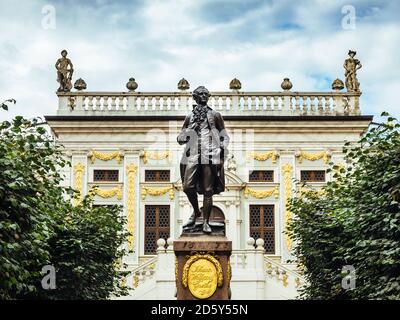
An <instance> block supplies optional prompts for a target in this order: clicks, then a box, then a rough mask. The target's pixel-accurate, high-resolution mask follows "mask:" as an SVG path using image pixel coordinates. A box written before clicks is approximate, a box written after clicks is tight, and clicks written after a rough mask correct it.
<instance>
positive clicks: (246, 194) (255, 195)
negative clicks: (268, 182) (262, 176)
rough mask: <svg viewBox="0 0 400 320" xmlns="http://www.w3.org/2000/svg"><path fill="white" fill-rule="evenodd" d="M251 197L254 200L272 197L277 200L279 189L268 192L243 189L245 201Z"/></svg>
mask: <svg viewBox="0 0 400 320" xmlns="http://www.w3.org/2000/svg"><path fill="white" fill-rule="evenodd" d="M249 195H251V196H252V197H253V198H256V199H264V198H268V197H270V196H272V195H274V196H275V199H278V198H279V189H278V187H274V188H271V189H268V190H257V189H252V188H249V187H246V188H245V189H244V197H245V198H246V199H247V198H248V197H249Z"/></svg>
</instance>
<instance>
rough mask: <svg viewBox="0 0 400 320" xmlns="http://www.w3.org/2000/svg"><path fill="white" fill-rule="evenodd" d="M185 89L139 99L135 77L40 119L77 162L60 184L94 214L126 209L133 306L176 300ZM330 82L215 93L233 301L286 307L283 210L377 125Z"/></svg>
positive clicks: (288, 279)
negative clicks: (325, 87) (221, 126)
mask: <svg viewBox="0 0 400 320" xmlns="http://www.w3.org/2000/svg"><path fill="white" fill-rule="evenodd" d="M80 80H81V79H80ZM183 80H184V79H182V80H181V81H180V82H179V84H178V89H179V91H177V92H135V91H134V90H135V89H136V88H137V84H136V85H135V80H134V79H133V78H132V79H130V82H129V83H128V84H127V87H128V89H130V90H129V91H127V92H90V91H83V90H77V91H72V92H71V91H69V92H57V95H58V101H59V104H58V110H57V114H56V115H49V116H46V120H47V122H48V124H49V125H50V127H51V130H52V133H53V134H54V136H55V138H56V140H57V142H58V143H59V144H61V145H63V146H64V148H65V149H64V150H65V156H66V157H67V158H68V159H69V160H70V162H71V164H72V166H71V167H70V168H65V169H64V172H63V173H64V176H65V179H64V184H65V185H66V186H72V187H74V188H75V189H77V190H78V191H79V192H80V194H81V195H82V196H83V195H86V194H88V192H90V191H91V190H92V191H93V192H94V193H95V196H94V201H95V204H96V205H112V204H119V205H122V206H123V214H124V215H125V216H126V218H127V226H126V227H127V229H128V230H129V232H130V233H131V234H132V236H131V237H130V238H129V239H128V243H127V244H126V246H127V248H129V249H130V250H131V253H130V254H129V255H127V256H126V257H125V258H124V262H125V263H126V264H127V265H128V270H129V271H131V273H130V275H129V276H128V277H127V278H126V285H127V286H128V287H129V288H130V296H129V297H128V298H130V299H174V296H175V276H174V268H175V258H174V254H173V251H172V241H173V239H176V238H178V237H179V236H180V234H181V231H182V224H183V223H184V222H185V221H187V219H188V217H189V215H190V214H191V210H192V209H191V207H190V204H189V202H188V200H187V198H186V196H185V194H184V193H183V191H182V186H181V181H180V174H179V162H180V157H181V154H182V149H183V148H182V147H181V146H179V145H178V143H177V142H176V137H177V134H178V133H179V131H180V127H181V124H182V121H183V119H184V116H185V115H186V114H187V113H188V112H189V111H190V109H191V106H192V98H191V92H189V91H187V90H188V89H189V84H188V82H187V81H186V80H184V81H183ZM81 81H83V80H81ZM185 81H186V82H185ZM335 81H336V85H335V82H334V84H333V88H334V91H330V92H293V91H290V89H291V87H292V84H291V83H290V81H289V79H285V80H284V82H283V83H282V89H283V91H279V92H245V91H240V87H241V85H240V81H239V80H237V79H234V80H233V81H232V82H231V85H230V89H231V91H226V92H211V98H210V101H209V105H210V106H211V107H212V108H214V109H215V110H217V111H219V112H220V113H221V114H222V116H223V117H224V120H225V125H226V128H227V131H228V134H229V135H230V137H231V143H230V146H229V151H230V156H229V157H228V160H227V161H226V163H225V165H226V168H225V170H226V171H225V172H226V190H225V191H224V192H223V193H221V194H219V195H216V196H215V197H214V209H213V212H212V215H213V216H214V219H216V220H218V219H220V220H224V221H225V224H226V236H227V238H228V239H229V240H231V241H232V245H233V252H232V257H231V265H232V284H231V287H232V299H292V298H295V296H296V294H297V290H298V288H299V286H301V285H302V283H303V282H304V279H303V278H302V276H301V272H300V271H299V270H297V266H296V265H294V264H292V263H289V262H288V261H289V260H290V259H292V258H293V256H292V255H291V249H292V248H293V245H294V244H293V243H292V241H291V240H290V239H289V238H288V237H287V236H286V234H285V232H284V231H285V228H286V225H287V222H288V220H290V219H291V216H292V214H291V213H290V212H288V211H287V210H286V203H287V201H288V199H289V198H290V197H291V196H293V195H294V194H295V193H296V192H297V191H298V190H299V189H300V188H301V185H302V184H303V183H304V182H306V183H307V184H309V185H310V186H311V187H313V188H317V189H319V188H321V187H322V186H323V185H324V184H325V183H326V182H327V181H329V180H330V179H331V174H330V173H328V172H326V169H327V168H328V166H329V163H331V162H332V163H335V164H341V165H345V164H344V163H343V154H342V147H343V144H344V142H345V141H349V142H355V141H357V140H358V139H359V137H360V135H361V134H362V133H363V132H364V131H365V130H366V129H367V127H368V125H369V123H370V121H371V120H372V116H367V115H362V114H361V111H360V106H359V98H360V95H361V93H360V92H342V91H341V89H343V83H341V84H340V82H341V81H340V80H335ZM338 81H339V84H338ZM132 82H133V83H132ZM84 87H85V88H86V84H85V86H84ZM77 88H78V89H81V87H77ZM200 200H202V199H200ZM77 201H79V199H78V200H77ZM160 239H162V240H160Z"/></svg>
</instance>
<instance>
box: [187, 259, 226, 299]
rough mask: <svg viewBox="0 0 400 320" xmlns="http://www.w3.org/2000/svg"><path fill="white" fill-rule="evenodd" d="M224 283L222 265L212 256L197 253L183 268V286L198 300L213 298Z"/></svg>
mask: <svg viewBox="0 0 400 320" xmlns="http://www.w3.org/2000/svg"><path fill="white" fill-rule="evenodd" d="M223 283H224V276H223V273H222V267H221V264H220V263H219V261H218V260H217V259H216V258H215V257H213V256H212V255H210V254H200V253H196V254H194V255H192V256H191V257H190V258H189V259H188V260H187V261H186V263H185V265H184V267H183V273H182V285H183V287H184V288H189V291H190V292H191V293H192V295H193V296H194V297H196V298H198V299H207V298H209V297H211V296H212V295H213V294H214V292H215V291H216V290H217V287H222V285H223Z"/></svg>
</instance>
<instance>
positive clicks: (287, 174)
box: [282, 163, 293, 250]
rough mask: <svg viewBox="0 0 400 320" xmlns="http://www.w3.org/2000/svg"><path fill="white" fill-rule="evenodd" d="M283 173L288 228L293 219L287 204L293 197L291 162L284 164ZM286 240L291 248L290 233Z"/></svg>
mask: <svg viewBox="0 0 400 320" xmlns="http://www.w3.org/2000/svg"><path fill="white" fill-rule="evenodd" d="M282 173H283V185H284V189H285V202H284V203H285V215H284V219H285V228H287V226H288V224H289V222H290V221H291V220H292V213H291V212H290V211H289V210H288V209H287V205H288V202H289V199H290V198H291V197H292V173H293V167H292V165H291V164H289V163H285V164H284V165H283V166H282ZM285 240H286V247H287V248H288V250H291V248H292V239H291V238H290V237H289V235H288V234H285Z"/></svg>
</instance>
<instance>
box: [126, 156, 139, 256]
mask: <svg viewBox="0 0 400 320" xmlns="http://www.w3.org/2000/svg"><path fill="white" fill-rule="evenodd" d="M136 171H137V166H136V165H135V164H133V163H131V164H128V165H127V166H126V174H127V176H128V195H127V220H128V221H127V224H128V232H129V233H130V235H129V236H128V248H129V250H132V249H133V247H134V244H135V238H134V234H135V198H136V194H135V177H136Z"/></svg>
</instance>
